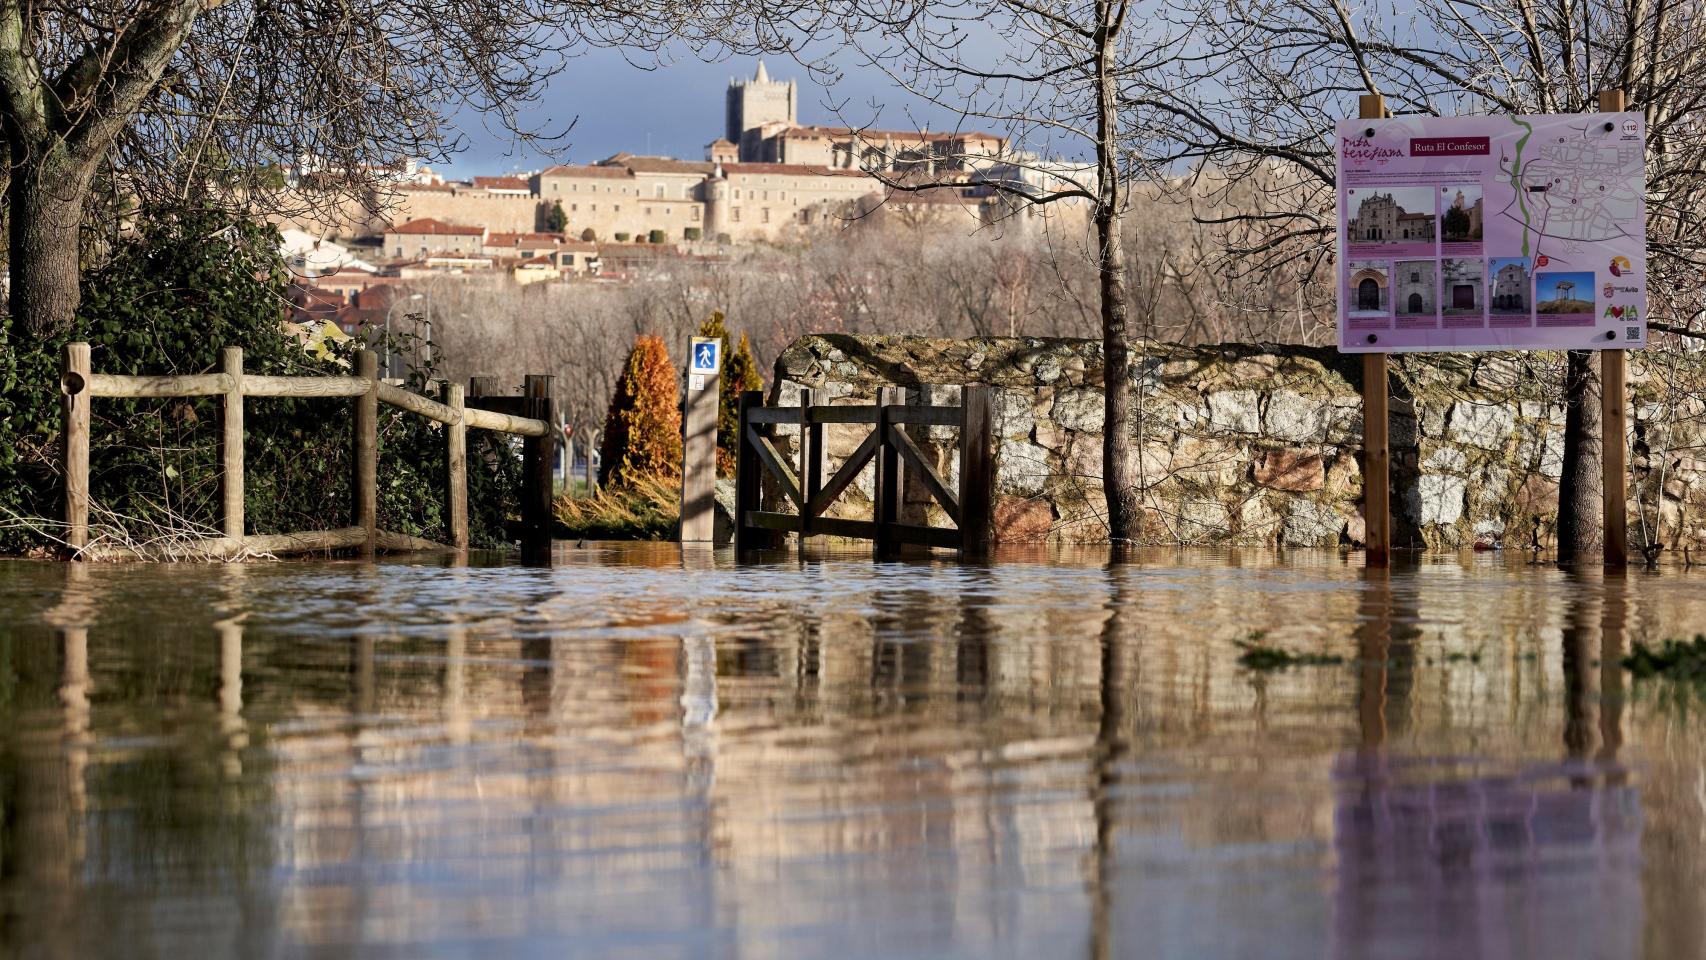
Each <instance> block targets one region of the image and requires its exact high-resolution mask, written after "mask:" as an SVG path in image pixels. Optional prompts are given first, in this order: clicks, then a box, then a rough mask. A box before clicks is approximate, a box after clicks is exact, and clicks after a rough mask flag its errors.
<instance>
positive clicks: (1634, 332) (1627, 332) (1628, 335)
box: [1623, 327, 1641, 340]
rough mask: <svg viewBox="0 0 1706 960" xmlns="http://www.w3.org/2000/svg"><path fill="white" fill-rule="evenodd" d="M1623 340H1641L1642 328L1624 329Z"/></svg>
mask: <svg viewBox="0 0 1706 960" xmlns="http://www.w3.org/2000/svg"><path fill="white" fill-rule="evenodd" d="M1623 339H1625V340H1639V339H1641V328H1640V327H1624V328H1623Z"/></svg>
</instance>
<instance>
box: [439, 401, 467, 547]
mask: <svg viewBox="0 0 1706 960" xmlns="http://www.w3.org/2000/svg"><path fill="white" fill-rule="evenodd" d="M444 405H445V406H447V407H449V408H450V409H451V410H453V411H455V412H456V420H455V421H454V422H452V423H447V424H445V426H444V469H445V474H446V475H445V496H446V497H447V498H448V500H449V503H448V504H447V506H448V507H449V516H450V545H451V546H453V547H455V548H456V549H457V550H467V549H468V423H467V419H466V417H465V411H466V410H467V401H466V400H465V399H463V391H462V384H460V383H446V384H445V385H444Z"/></svg>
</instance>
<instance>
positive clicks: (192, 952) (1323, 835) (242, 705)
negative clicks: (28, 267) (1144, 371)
mask: <svg viewBox="0 0 1706 960" xmlns="http://www.w3.org/2000/svg"><path fill="white" fill-rule="evenodd" d="M560 549H561V555H560V558H559V561H560V565H559V566H558V567H557V568H555V569H552V570H533V569H522V568H517V567H440V566H433V565H414V564H409V563H405V562H388V563H382V564H379V565H377V566H368V565H361V564H356V563H319V564H293V563H292V564H286V563H281V564H267V565H248V566H141V565H137V566H68V565H56V564H48V563H35V562H24V561H4V562H0V808H3V816H0V904H3V911H0V916H3V920H0V924H3V925H0V955H6V956H23V957H102V956H125V957H193V958H200V957H226V956H231V957H244V956H254V957H272V956H281V957H292V956H315V957H318V956H326V957H345V956H378V957H472V956H482V957H497V956H502V957H563V956H598V957H630V956H631V957H755V958H756V957H812V956H835V957H845V956H902V957H931V958H935V957H984V956H1022V957H1038V956H1047V957H1066V956H1074V955H1082V956H1088V957H1104V956H1107V957H1112V956H1143V957H1191V958H1197V957H1258V956H1259V957H1438V956H1449V957H1548V958H1556V957H1637V956H1649V957H1675V956H1698V955H1700V954H1701V953H1702V952H1703V951H1706V909H1703V907H1706V882H1703V881H1706V809H1703V806H1706V756H1703V754H1706V747H1703V746H1702V745H1703V744H1706V699H1702V698H1696V696H1695V695H1694V694H1692V693H1689V692H1687V691H1682V690H1678V689H1676V688H1674V687H1668V686H1663V685H1655V684H1654V683H1653V682H1651V681H1642V682H1641V683H1638V684H1637V683H1632V682H1631V681H1629V680H1628V678H1627V677H1626V675H1624V674H1623V673H1622V671H1621V670H1620V669H1619V668H1618V666H1617V664H1616V658H1617V656H1618V655H1619V653H1620V652H1621V651H1623V650H1624V649H1626V648H1627V646H1628V645H1629V644H1630V643H1631V642H1633V641H1636V640H1645V641H1649V642H1650V641H1654V640H1657V639H1659V638H1663V637H1672V636H1682V635H1685V634H1686V635H1689V636H1692V635H1693V634H1694V633H1695V632H1697V631H1699V630H1702V629H1706V589H1703V588H1706V575H1691V574H1688V573H1686V572H1683V571H1680V570H1670V571H1666V572H1663V573H1658V574H1648V573H1632V574H1630V575H1629V576H1628V577H1626V578H1613V579H1609V580H1608V579H1604V578H1602V577H1601V576H1600V575H1599V574H1598V573H1597V572H1594V573H1590V574H1586V575H1579V576H1577V575H1566V574H1563V573H1560V572H1558V571H1556V570H1553V569H1550V568H1546V567H1537V566H1528V565H1524V564H1522V563H1520V562H1517V561H1516V560H1515V559H1514V558H1513V559H1512V560H1509V561H1506V560H1501V559H1497V558H1488V557H1478V558H1473V559H1471V558H1468V557H1464V558H1458V557H1446V558H1437V559H1429V560H1424V561H1421V562H1420V563H1419V564H1418V563H1416V562H1411V563H1409V564H1408V565H1403V566H1399V567H1397V568H1395V569H1394V570H1392V571H1391V572H1390V573H1389V574H1383V573H1373V572H1367V571H1364V570H1362V569H1361V567H1360V558H1352V559H1349V560H1347V559H1344V558H1341V557H1338V556H1335V555H1332V554H1296V555H1291V556H1287V557H1276V556H1273V555H1269V554H1251V553H1244V554H1233V555H1226V554H1209V553H1173V552H1167V553H1157V554H1150V555H1145V556H1143V557H1141V558H1140V559H1139V560H1138V561H1137V562H1133V563H1129V564H1122V565H1110V564H1108V563H1107V562H1106V560H1105V558H1104V557H1103V556H1101V555H1099V554H1096V553H1093V552H1092V553H1067V554H1036V555H1021V556H1011V557H1006V558H1004V559H1003V562H1000V563H997V564H994V565H992V566H982V567H978V566H966V567H961V566H957V565H955V564H952V563H948V562H937V563H931V562H915V563H904V564H881V565H878V564H873V563H871V562H870V561H869V560H868V559H866V558H865V557H863V556H860V555H857V554H850V555H846V556H842V557H836V556H821V557H809V558H807V559H804V560H800V559H797V558H790V559H789V560H787V561H785V562H780V563H774V564H767V565H761V566H753V567H744V568H736V567H734V566H733V565H732V564H731V562H730V560H729V558H728V557H727V556H726V555H723V554H718V555H715V556H713V555H712V554H711V553H709V552H703V553H699V552H689V553H687V554H685V555H684V554H683V553H682V552H681V551H680V549H679V548H677V547H675V546H673V545H626V546H598V545H594V546H591V547H587V548H583V549H575V548H573V547H571V546H570V545H567V544H564V545H560ZM1257 633H1259V634H1260V635H1261V636H1262V637H1263V642H1265V643H1269V644H1273V645H1278V646H1283V647H1286V648H1288V649H1291V650H1293V651H1296V652H1300V653H1302V652H1312V653H1321V654H1332V655H1338V656H1340V657H1342V658H1344V660H1343V663H1341V664H1338V665H1327V666H1315V667H1307V668H1296V669H1290V670H1283V671H1278V672H1270V673H1258V672H1253V671H1251V670H1248V669H1246V668H1244V667H1242V666H1240V664H1239V662H1238V654H1239V650H1238V647H1237V646H1236V643H1235V641H1237V640H1240V639H1245V638H1247V637H1249V636H1251V635H1252V634H1257Z"/></svg>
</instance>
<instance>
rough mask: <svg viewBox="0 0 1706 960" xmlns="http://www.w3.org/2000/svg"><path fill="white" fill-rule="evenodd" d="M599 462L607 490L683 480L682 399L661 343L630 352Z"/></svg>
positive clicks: (637, 344)
mask: <svg viewBox="0 0 1706 960" xmlns="http://www.w3.org/2000/svg"><path fill="white" fill-rule="evenodd" d="M599 456H600V459H601V460H602V464H601V465H600V467H599V471H598V482H599V483H600V484H602V485H604V486H607V487H623V486H627V485H629V484H631V483H634V482H637V481H639V480H642V479H646V478H671V477H677V478H678V477H680V476H681V397H680V393H679V391H678V389H677V386H676V382H675V368H674V366H673V365H672V364H671V363H670V360H669V348H667V347H665V346H664V342H663V338H662V337H657V336H653V335H649V334H646V335H641V336H640V337H639V338H638V339H637V340H635V341H634V349H632V350H631V351H629V352H628V362H627V363H626V364H624V365H623V367H622V378H621V379H620V380H619V381H618V382H617V384H616V395H615V396H613V397H611V398H610V411H609V413H607V414H606V415H605V417H604V439H603V442H602V443H601V444H600V446H599Z"/></svg>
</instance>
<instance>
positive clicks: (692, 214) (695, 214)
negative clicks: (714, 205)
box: [687, 207, 699, 220]
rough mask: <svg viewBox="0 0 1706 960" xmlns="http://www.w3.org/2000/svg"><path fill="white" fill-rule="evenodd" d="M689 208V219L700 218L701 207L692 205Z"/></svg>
mask: <svg viewBox="0 0 1706 960" xmlns="http://www.w3.org/2000/svg"><path fill="white" fill-rule="evenodd" d="M688 209H689V212H688V214H687V219H689V220H697V219H699V208H698V207H690V208H688Z"/></svg>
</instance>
